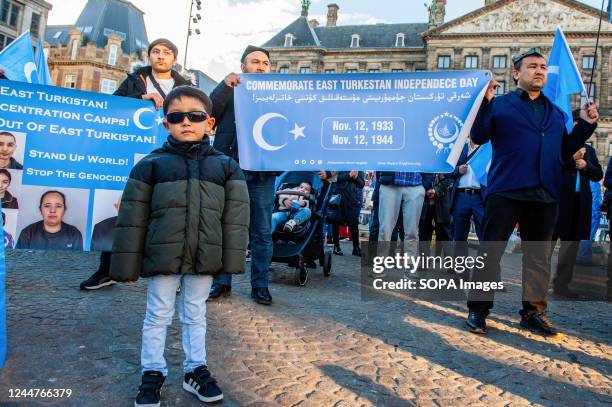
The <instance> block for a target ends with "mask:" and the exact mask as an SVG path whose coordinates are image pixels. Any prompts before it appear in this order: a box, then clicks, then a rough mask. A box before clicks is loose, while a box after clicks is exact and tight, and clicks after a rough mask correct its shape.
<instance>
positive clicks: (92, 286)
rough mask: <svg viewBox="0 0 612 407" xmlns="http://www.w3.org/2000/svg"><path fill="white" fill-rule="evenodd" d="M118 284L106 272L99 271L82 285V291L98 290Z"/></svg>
mask: <svg viewBox="0 0 612 407" xmlns="http://www.w3.org/2000/svg"><path fill="white" fill-rule="evenodd" d="M112 284H116V282H115V280H113V279H112V278H110V276H109V275H108V273H107V272H106V271H105V270H98V271H96V272H95V273H93V274H92V275H91V277H89V278H88V279H87V280H85V281H83V282H82V283H81V285H80V287H81V290H97V289H99V288H102V287H106V286H108V285H112Z"/></svg>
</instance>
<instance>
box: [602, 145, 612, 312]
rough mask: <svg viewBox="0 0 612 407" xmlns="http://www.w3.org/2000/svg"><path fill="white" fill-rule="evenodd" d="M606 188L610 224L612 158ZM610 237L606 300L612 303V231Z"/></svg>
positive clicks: (611, 216) (607, 171)
mask: <svg viewBox="0 0 612 407" xmlns="http://www.w3.org/2000/svg"><path fill="white" fill-rule="evenodd" d="M604 187H605V188H606V193H605V195H604V203H603V204H602V206H604V209H605V211H606V216H607V217H608V223H610V222H611V221H612V157H610V159H609V160H608V167H607V168H606V176H605V178H604ZM608 235H610V239H609V240H610V250H609V251H608V291H607V295H606V300H608V302H612V231H610V230H609V229H608Z"/></svg>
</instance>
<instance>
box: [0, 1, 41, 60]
mask: <svg viewBox="0 0 612 407" xmlns="http://www.w3.org/2000/svg"><path fill="white" fill-rule="evenodd" d="M51 8H52V6H51V4H49V3H47V2H46V1H43V0H0V50H2V49H3V48H4V47H6V46H7V45H8V44H10V43H11V42H12V41H13V40H14V39H15V38H17V37H18V36H19V35H20V34H22V33H24V32H26V31H29V32H30V35H31V36H32V41H33V42H34V44H36V43H37V41H38V39H39V38H44V37H45V30H46V26H47V16H48V15H49V10H51Z"/></svg>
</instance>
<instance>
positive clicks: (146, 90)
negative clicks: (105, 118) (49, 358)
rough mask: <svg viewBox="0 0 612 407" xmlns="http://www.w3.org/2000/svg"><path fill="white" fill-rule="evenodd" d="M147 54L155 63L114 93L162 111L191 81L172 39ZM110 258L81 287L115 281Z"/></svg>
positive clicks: (160, 42) (106, 255)
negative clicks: (147, 102) (169, 97)
mask: <svg viewBox="0 0 612 407" xmlns="http://www.w3.org/2000/svg"><path fill="white" fill-rule="evenodd" d="M147 54H148V56H149V62H150V63H151V65H149V66H145V67H143V68H140V69H138V70H137V71H136V72H134V73H131V74H128V76H127V78H126V79H125V80H124V81H123V82H122V83H121V85H119V88H118V89H117V90H116V91H115V93H113V95H115V96H126V97H130V98H135V99H143V100H151V101H153V103H155V108H156V109H158V110H159V109H161V108H162V106H163V104H164V99H165V98H166V95H167V94H168V93H170V91H171V90H172V89H174V88H176V87H178V86H184V85H187V86H189V85H191V82H190V81H189V80H187V79H185V78H183V77H182V76H181V75H180V74H179V73H178V72H176V71H175V70H173V69H172V67H173V66H174V65H175V64H176V58H177V57H178V48H177V47H176V45H174V44H173V43H172V42H171V41H170V40H167V39H165V38H159V39H157V40H155V41H153V42H151V44H149V49H148V53H147ZM110 249H111V248H110V247H108V248H107V250H110ZM110 257H111V252H110V251H103V252H102V254H101V255H100V266H99V267H98V270H97V271H96V272H95V273H94V274H93V275H92V276H91V277H89V278H88V279H87V280H85V281H83V282H82V283H81V285H80V287H81V290H97V289H98V288H102V287H105V286H108V285H112V284H115V281H113V280H112V279H111V278H110V277H109V267H110Z"/></svg>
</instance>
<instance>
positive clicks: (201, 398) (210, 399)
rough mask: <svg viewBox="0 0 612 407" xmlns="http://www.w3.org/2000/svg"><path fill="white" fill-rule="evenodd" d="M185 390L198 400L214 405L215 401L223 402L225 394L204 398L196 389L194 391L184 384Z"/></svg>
mask: <svg viewBox="0 0 612 407" xmlns="http://www.w3.org/2000/svg"><path fill="white" fill-rule="evenodd" d="M183 390H186V391H188V392H189V393H191V394H193V395H194V396H196V397H197V398H198V400H200V401H203V402H204V403H214V402H215V401H220V400H223V393H221V394H219V395H218V396H215V397H204V396H202V395H201V394H200V393H198V392H197V390H196V389H194V388H193V387H191V386H190V385H188V384H187V383H185V382H183Z"/></svg>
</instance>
